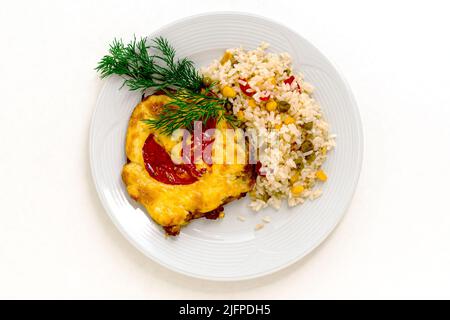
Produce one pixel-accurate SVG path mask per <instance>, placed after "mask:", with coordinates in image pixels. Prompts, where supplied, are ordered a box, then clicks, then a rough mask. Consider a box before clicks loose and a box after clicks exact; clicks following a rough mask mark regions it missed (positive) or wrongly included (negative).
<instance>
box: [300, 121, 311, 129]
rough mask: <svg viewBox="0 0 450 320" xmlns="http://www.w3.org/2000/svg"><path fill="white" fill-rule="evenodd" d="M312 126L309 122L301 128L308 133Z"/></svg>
mask: <svg viewBox="0 0 450 320" xmlns="http://www.w3.org/2000/svg"><path fill="white" fill-rule="evenodd" d="M313 126H314V123H313V122H312V121H311V122H307V123H305V124H304V125H303V126H302V127H303V129H305V130H308V131H309V130H311V129H312V128H313Z"/></svg>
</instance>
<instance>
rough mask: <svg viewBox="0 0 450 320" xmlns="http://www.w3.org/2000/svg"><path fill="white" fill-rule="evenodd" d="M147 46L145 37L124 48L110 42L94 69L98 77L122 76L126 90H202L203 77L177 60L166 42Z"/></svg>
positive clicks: (187, 63) (187, 62)
mask: <svg viewBox="0 0 450 320" xmlns="http://www.w3.org/2000/svg"><path fill="white" fill-rule="evenodd" d="M150 43H151V45H148V44H147V38H141V39H140V40H136V38H134V40H132V41H131V42H130V43H128V44H127V45H125V44H124V43H123V41H122V40H114V41H113V43H112V44H111V45H110V48H109V55H106V56H104V57H103V58H102V60H101V61H100V62H99V63H98V66H97V68H96V70H97V71H98V72H99V73H100V76H101V77H102V78H105V77H108V76H110V75H114V74H115V75H119V76H121V77H123V78H124V82H123V85H126V86H128V88H129V89H130V90H145V89H149V88H151V89H155V90H156V91H157V90H161V89H166V88H172V89H188V90H191V91H199V90H200V89H201V88H202V86H203V77H202V76H201V75H200V74H199V73H198V72H197V70H196V69H195V67H194V63H193V62H192V61H191V60H189V59H187V58H183V59H179V60H177V59H176V58H175V49H174V48H173V47H172V46H171V45H170V44H169V42H168V41H167V39H164V38H162V37H158V38H155V39H153V40H152V41H151V42H150ZM150 51H153V52H152V53H150Z"/></svg>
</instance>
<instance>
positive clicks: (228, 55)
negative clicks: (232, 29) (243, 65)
mask: <svg viewBox="0 0 450 320" xmlns="http://www.w3.org/2000/svg"><path fill="white" fill-rule="evenodd" d="M232 56H233V54H232V53H231V52H229V51H226V52H225V54H224V55H223V57H222V59H221V60H220V64H221V65H224V64H225V63H227V61H228V60H230V59H231V57H232Z"/></svg>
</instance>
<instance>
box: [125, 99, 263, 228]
mask: <svg viewBox="0 0 450 320" xmlns="http://www.w3.org/2000/svg"><path fill="white" fill-rule="evenodd" d="M169 101H170V99H169V98H168V97H167V96H164V95H159V96H157V95H154V96H150V97H148V98H146V99H145V100H144V101H142V102H141V103H139V104H138V105H137V106H136V108H135V109H134V111H133V114H132V115H131V118H130V121H129V125H128V131H127V138H126V155H127V157H128V160H129V162H128V163H127V164H125V165H124V167H123V171H122V179H123V181H124V182H125V184H126V186H127V191H128V193H129V194H130V196H131V197H132V198H133V199H135V200H136V201H138V202H140V203H141V204H142V205H144V207H145V208H146V209H147V212H148V213H149V215H150V216H151V218H153V220H154V221H156V222H157V223H158V224H160V225H162V226H165V227H168V226H182V225H185V224H186V223H187V222H188V221H189V220H191V219H192V218H193V217H195V218H197V217H200V216H202V214H204V213H207V212H210V211H212V210H215V209H217V208H218V207H220V206H221V205H222V204H224V203H227V202H229V201H231V200H233V199H237V198H239V197H240V196H241V195H242V194H244V193H246V192H248V191H250V189H251V188H252V186H253V182H254V181H253V179H252V177H251V172H250V171H249V170H247V169H246V168H247V166H246V165H245V164H231V165H228V164H213V165H212V166H211V167H209V169H208V172H207V173H205V174H204V175H203V176H201V177H200V178H199V180H198V181H196V182H195V183H193V184H189V185H169V184H165V183H162V182H159V181H157V180H155V179H154V178H152V177H151V176H150V175H149V174H148V172H147V170H146V169H145V165H144V159H143V156H142V147H143V145H144V143H145V140H146V139H147V137H148V136H149V135H150V134H152V133H153V134H154V135H155V139H156V141H157V142H158V143H159V144H160V145H161V146H163V147H164V148H165V149H166V151H168V152H169V154H170V150H171V149H172V147H174V146H175V145H176V144H177V143H178V141H172V139H171V137H169V136H166V135H162V134H159V133H158V132H155V130H154V129H152V128H150V127H149V126H148V125H147V124H145V123H144V122H142V121H141V120H143V119H150V118H154V117H155V115H156V114H157V113H158V111H159V109H160V108H161V106H162V105H164V104H165V103H167V102H169ZM225 128H226V125H225V124H224V123H219V124H218V125H217V129H218V130H224V129H225ZM203 166H204V164H203Z"/></svg>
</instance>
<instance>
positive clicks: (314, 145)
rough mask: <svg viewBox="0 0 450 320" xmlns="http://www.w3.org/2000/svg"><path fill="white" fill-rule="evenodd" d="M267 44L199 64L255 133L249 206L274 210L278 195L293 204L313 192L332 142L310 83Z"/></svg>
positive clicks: (314, 195)
mask: <svg viewBox="0 0 450 320" xmlns="http://www.w3.org/2000/svg"><path fill="white" fill-rule="evenodd" d="M267 47H268V45H267V44H262V45H261V46H259V47H258V48H257V49H256V50H250V51H247V50H244V49H243V48H235V49H230V50H227V51H226V52H225V54H224V56H223V57H222V59H221V60H216V61H214V62H213V63H212V64H211V65H209V66H208V67H206V68H203V69H202V72H203V74H204V76H205V79H207V80H208V81H212V82H216V87H217V91H220V93H219V96H220V97H224V98H228V100H229V101H230V103H231V104H232V111H233V113H234V114H235V115H236V117H237V118H238V119H239V120H241V121H242V122H243V123H244V124H245V127H246V129H247V130H249V129H251V130H253V131H254V132H255V133H256V135H255V136H252V137H251V139H252V140H254V141H252V143H253V144H254V145H258V146H262V149H260V154H259V159H258V160H259V162H258V165H257V166H256V167H257V170H258V173H259V174H258V177H257V179H256V184H255V187H254V189H253V190H252V191H251V192H250V195H251V199H252V201H251V204H250V207H251V208H252V209H253V210H255V211H259V210H260V209H262V208H265V207H267V206H272V207H274V208H277V209H278V208H280V206H281V203H282V201H283V199H287V202H288V205H289V206H296V205H298V204H301V203H303V202H304V201H305V200H307V199H311V200H313V199H315V198H317V197H319V196H320V195H321V193H322V191H321V189H320V183H323V182H325V181H326V180H327V175H326V173H325V172H324V171H323V169H321V167H322V164H323V163H324V161H325V160H326V157H327V153H328V152H329V151H330V150H331V149H332V148H333V147H334V136H333V135H330V133H329V127H328V123H327V122H326V121H325V120H324V119H323V114H322V110H321V108H320V106H319V104H318V103H317V102H316V101H315V100H314V98H313V97H312V96H311V94H312V91H313V87H312V86H311V85H310V84H308V83H307V82H305V81H304V79H303V76H302V75H301V74H294V73H293V70H292V63H291V58H290V56H289V54H287V53H281V54H275V53H269V52H267V51H266V49H267ZM261 150H262V152H261Z"/></svg>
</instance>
